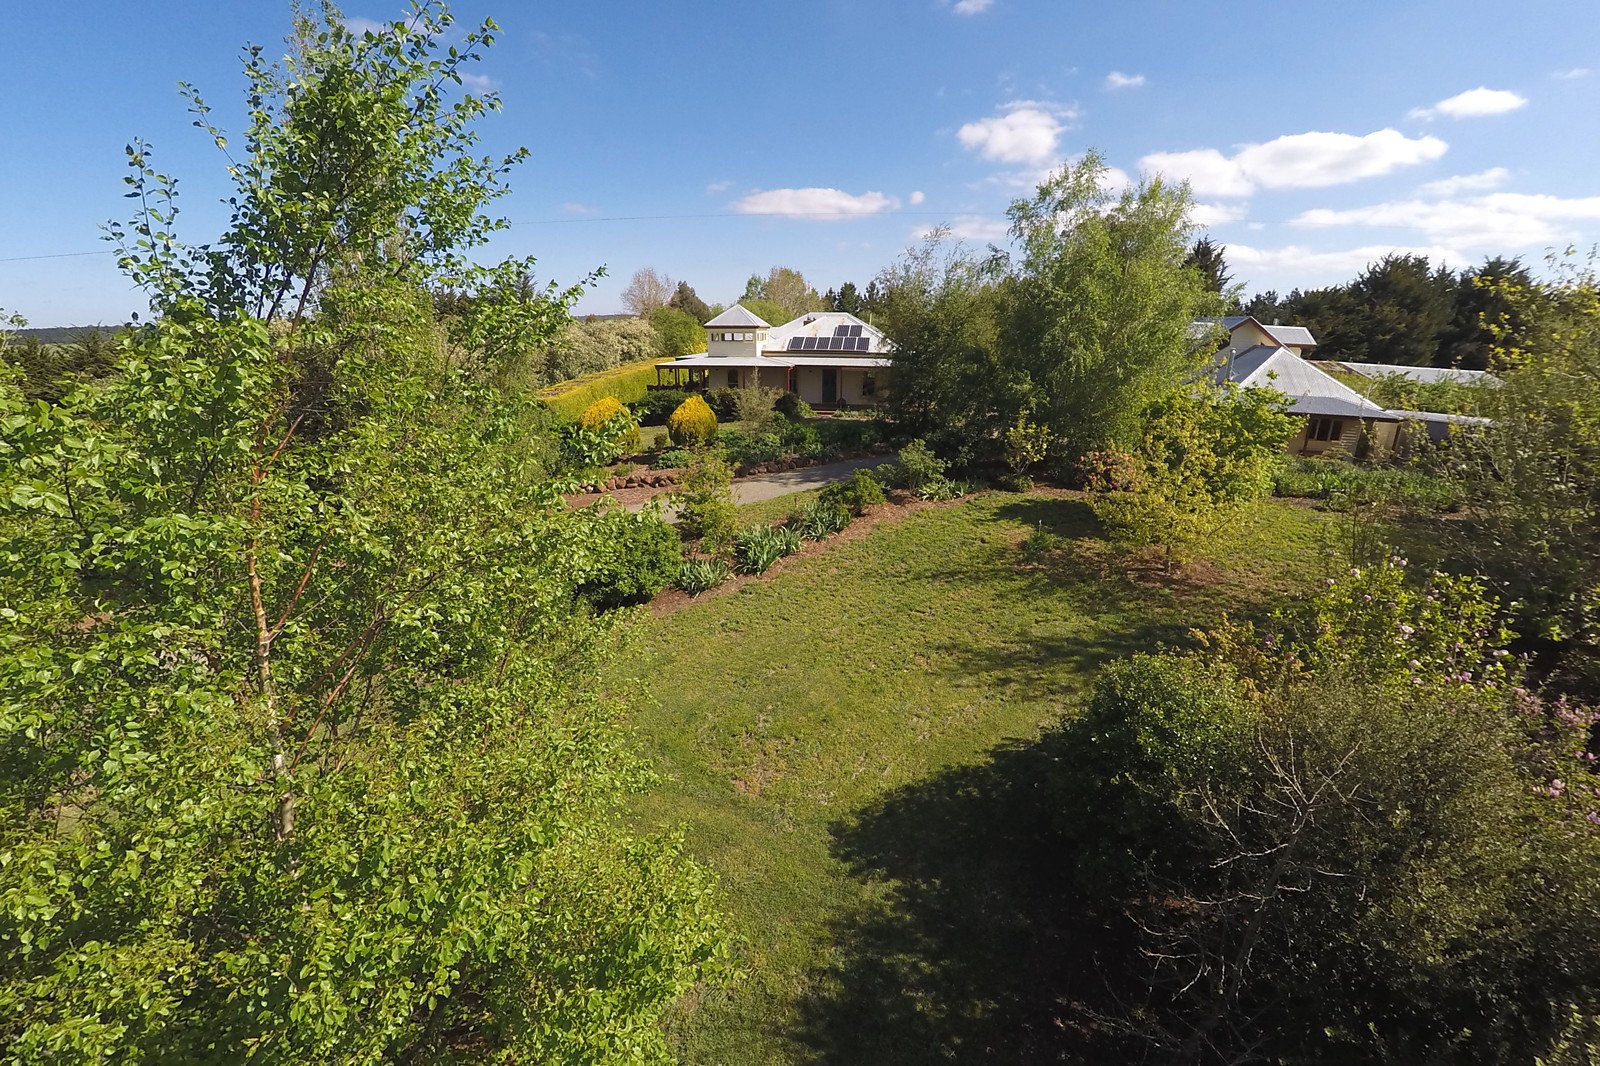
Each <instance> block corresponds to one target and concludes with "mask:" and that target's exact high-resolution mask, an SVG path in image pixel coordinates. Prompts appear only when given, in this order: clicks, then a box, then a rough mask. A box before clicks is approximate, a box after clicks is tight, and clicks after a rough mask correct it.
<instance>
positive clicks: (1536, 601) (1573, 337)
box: [1449, 263, 1600, 696]
mask: <svg viewBox="0 0 1600 1066" xmlns="http://www.w3.org/2000/svg"><path fill="white" fill-rule="evenodd" d="M1552 274H1553V275H1554V276H1553V280H1551V281H1548V282H1542V283H1539V284H1524V283H1520V282H1508V283H1507V284H1506V285H1505V286H1504V287H1502V288H1501V289H1500V290H1499V291H1498V292H1497V293H1496V296H1497V298H1498V299H1500V300H1503V301H1505V302H1506V304H1507V305H1508V306H1510V307H1511V308H1512V314H1513V315H1514V317H1515V318H1516V319H1517V320H1518V321H1519V322H1520V325H1519V326H1517V327H1516V328H1505V329H1502V330H1501V331H1500V339H1499V342H1498V343H1497V346H1496V350H1495V360H1494V369H1495V373H1496V375H1497V376H1498V377H1500V378H1501V379H1502V380H1503V384H1502V385H1501V386H1500V387H1499V388H1496V389H1493V390H1489V391H1488V392H1487V393H1486V395H1485V399H1484V403H1485V409H1484V413H1485V414H1487V415H1489V416H1490V417H1491V418H1492V419H1493V424H1492V425H1491V427H1489V428H1488V429H1487V430H1485V431H1483V432H1481V433H1476V434H1473V435H1472V436H1471V437H1470V438H1467V439H1465V440H1463V441H1462V442H1461V444H1462V446H1461V447H1458V448H1456V449H1453V451H1452V453H1451V456H1450V460H1451V469H1452V470H1453V471H1454V472H1455V473H1456V474H1457V475H1458V476H1459V477H1460V478H1461V479H1462V482H1463V484H1464V488H1465V491H1466V492H1467V493H1468V495H1469V499H1470V501H1471V502H1472V504H1473V505H1474V507H1473V509H1472V518H1473V521H1471V522H1470V523H1466V524H1463V525H1462V526H1461V528H1459V529H1454V530H1451V531H1450V532H1452V533H1454V534H1455V535H1454V536H1451V537H1450V538H1449V546H1450V547H1451V549H1452V551H1453V554H1454V556H1455V557H1456V559H1457V560H1458V561H1459V562H1460V563H1462V564H1463V565H1464V566H1468V567H1471V568H1473V569H1476V570H1478V571H1479V572H1481V573H1484V574H1487V575H1489V576H1490V577H1491V578H1492V579H1493V580H1494V581H1495V582H1496V584H1497V585H1498V586H1499V588H1500V589H1501V590H1502V591H1503V593H1504V595H1505V597H1506V599H1507V600H1508V601H1512V602H1515V603H1516V605H1517V612H1518V627H1519V628H1520V629H1522V630H1523V631H1524V632H1525V633H1527V634H1528V635H1529V636H1530V637H1533V638H1538V639H1541V640H1543V641H1546V642H1548V646H1549V647H1550V648H1551V649H1553V650H1554V651H1555V652H1556V654H1557V656H1558V657H1559V659H1560V663H1559V667H1558V669H1559V671H1560V672H1561V673H1562V674H1564V675H1565V683H1568V684H1574V685H1578V686H1580V687H1581V688H1582V690H1583V691H1585V692H1586V693H1588V694H1590V695H1592V696H1600V280H1597V279H1596V277H1595V275H1594V274H1593V273H1592V271H1590V270H1588V269H1577V268H1573V267H1571V266H1568V265H1563V264H1560V263H1557V264H1554V265H1553V269H1552Z"/></svg>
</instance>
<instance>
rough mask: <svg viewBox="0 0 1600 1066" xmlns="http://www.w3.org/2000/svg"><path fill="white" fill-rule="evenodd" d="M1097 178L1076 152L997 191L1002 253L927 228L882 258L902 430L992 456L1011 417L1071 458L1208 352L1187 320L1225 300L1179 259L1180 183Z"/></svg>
mask: <svg viewBox="0 0 1600 1066" xmlns="http://www.w3.org/2000/svg"><path fill="white" fill-rule="evenodd" d="M1105 178H1106V168H1105V165H1104V163H1102V162H1101V161H1100V159H1099V158H1098V157H1097V156H1095V155H1093V154H1090V155H1089V156H1087V157H1085V159H1084V160H1083V161H1082V162H1081V163H1079V164H1076V165H1074V166H1070V167H1066V168H1063V169H1062V170H1061V171H1059V172H1058V173H1056V174H1054V175H1053V176H1051V177H1050V178H1049V179H1047V180H1046V181H1045V182H1044V183H1043V184H1042V185H1040V186H1039V189H1038V191H1037V192H1036V193H1035V194H1034V195H1033V196H1032V197H1031V198H1029V199H1025V200H1018V201H1017V202H1015V203H1014V204H1012V206H1011V210H1010V217H1011V232H1012V236H1013V237H1014V238H1015V240H1016V242H1017V244H1018V246H1019V249H1020V251H1019V253H1018V255H1017V257H1016V258H1015V259H1014V260H1013V259H1009V258H1007V257H1004V256H1003V255H1001V254H1000V253H993V254H992V255H991V256H990V257H988V258H985V259H975V258H972V257H971V256H969V255H967V254H965V253H963V252H961V251H959V250H957V251H954V252H947V251H943V250H941V248H940V246H939V242H938V240H937V238H935V239H933V240H931V241H930V242H929V243H928V244H926V245H925V246H924V247H923V248H921V249H919V250H917V251H914V252H912V253H911V254H910V255H908V257H907V258H906V259H905V260H903V261H902V262H901V263H900V264H898V265H897V266H895V267H893V268H891V269H890V270H889V271H887V272H886V273H885V274H884V276H883V277H882V279H881V281H882V283H883V287H884V289H885V292H886V296H885V301H884V308H885V322H886V329H887V332H888V333H889V335H890V337H891V338H892V339H893V340H894V342H895V344H896V351H895V354H894V357H893V358H894V390H893V392H892V394H891V396H890V401H889V404H890V410H891V412H892V413H893V415H894V417H895V418H896V419H897V420H898V421H900V422H901V423H902V424H903V425H905V426H906V428H907V429H908V430H909V431H912V432H918V433H922V434H925V435H931V434H934V433H937V432H946V433H954V434H959V435H960V436H961V437H962V438H963V439H964V440H965V441H966V442H967V444H968V445H969V446H970V447H971V448H973V449H974V450H975V451H977V452H978V453H979V454H980V457H985V455H984V453H993V454H992V455H988V456H987V457H991V458H999V452H1000V451H1001V447H1002V440H1003V436H1004V434H1005V432H1006V431H1007V430H1008V429H1011V428H1012V427H1014V426H1015V425H1016V424H1017V421H1018V419H1019V418H1026V419H1028V420H1029V421H1031V422H1033V423H1035V424H1037V425H1039V426H1042V427H1044V428H1045V429H1046V430H1047V432H1048V433H1049V436H1050V438H1051V440H1052V442H1053V444H1054V447H1055V448H1056V450H1057V452H1058V454H1059V455H1060V456H1061V457H1062V458H1065V459H1073V458H1076V457H1077V456H1078V455H1081V454H1083V453H1085V452H1088V451H1092V450H1095V449H1097V448H1102V447H1108V446H1114V447H1122V448H1128V447H1131V446H1132V445H1133V444H1134V442H1136V441H1137V440H1138V438H1139V435H1140V433H1141V431H1142V426H1143V415H1144V412H1145V410H1146V409H1147V408H1148V407H1149V406H1150V405H1151V404H1154V403H1159V402H1161V401H1163V400H1165V399H1167V398H1168V397H1170V396H1172V395H1174V394H1175V393H1177V392H1179V391H1181V390H1183V389H1184V388H1186V387H1188V386H1189V384H1190V383H1191V382H1192V380H1193V379H1194V377H1195V374H1196V372H1197V371H1198V370H1199V368H1200V367H1201V366H1202V365H1203V363H1204V361H1205V360H1206V359H1207V358H1208V356H1209V351H1207V350H1206V348H1205V346H1204V345H1197V344H1196V343H1195V338H1194V336H1193V335H1192V332H1191V324H1192V323H1193V322H1194V321H1195V320H1196V319H1199V318H1204V317H1207V316H1209V315H1214V314H1217V313H1219V312H1220V311H1221V310H1222V309H1223V308H1224V300H1223V298H1222V297H1221V296H1220V295H1218V294H1217V293H1215V292H1213V291H1211V290H1210V288H1208V286H1207V282H1206V279H1205V277H1203V276H1202V274H1201V272H1200V271H1199V270H1197V269H1196V268H1195V267H1193V266H1190V265H1189V264H1188V262H1187V256H1188V252H1189V248H1188V240H1189V237H1190V235H1191V232H1192V226H1191V225H1190V223H1189V222H1188V212H1189V206H1190V203H1189V196H1188V191H1187V189H1186V188H1183V187H1181V186H1180V187H1176V188H1174V187H1170V186H1167V185H1164V184H1163V183H1161V182H1160V181H1149V182H1145V183H1142V184H1139V185H1136V186H1134V187H1131V188H1129V189H1127V190H1125V191H1124V192H1122V193H1120V194H1113V193H1111V192H1108V191H1107V184H1106V180H1105Z"/></svg>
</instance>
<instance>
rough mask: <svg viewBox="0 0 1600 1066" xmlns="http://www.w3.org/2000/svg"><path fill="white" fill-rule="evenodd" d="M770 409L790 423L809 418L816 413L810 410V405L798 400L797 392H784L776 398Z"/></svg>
mask: <svg viewBox="0 0 1600 1066" xmlns="http://www.w3.org/2000/svg"><path fill="white" fill-rule="evenodd" d="M772 409H773V410H774V411H777V412H778V413H779V414H780V415H782V416H783V417H785V418H787V419H789V420H791V421H796V420H799V419H802V418H811V417H813V416H815V415H816V413H817V412H815V411H813V410H812V409H811V405H810V404H808V403H806V402H805V401H804V400H802V399H801V398H800V394H799V393H798V392H785V393H784V394H783V395H782V396H779V397H778V402H777V403H775V404H773V405H772Z"/></svg>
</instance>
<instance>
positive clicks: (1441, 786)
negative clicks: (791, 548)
mask: <svg viewBox="0 0 1600 1066" xmlns="http://www.w3.org/2000/svg"><path fill="white" fill-rule="evenodd" d="M1500 613H1501V612H1500V611H1499V609H1498V605H1497V604H1495V603H1494V601H1493V600H1491V599H1490V598H1489V597H1487V596H1486V595H1485V593H1484V591H1483V588H1482V587H1481V585H1479V584H1478V583H1476V582H1473V581H1470V580H1465V579H1458V578H1448V577H1443V576H1439V575H1412V574H1410V573H1409V572H1408V570H1407V568H1406V566H1405V565H1404V562H1403V561H1402V560H1399V559H1393V558H1391V559H1387V560H1384V561H1383V562H1380V563H1378V564H1376V565H1373V566H1368V567H1360V568H1353V569H1350V570H1348V571H1347V572H1344V573H1341V574H1339V575H1337V576H1335V577H1333V578H1331V579H1330V580H1329V583H1328V584H1327V585H1326V586H1325V587H1324V588H1323V589H1322V590H1321V591H1320V592H1319V594H1317V595H1316V596H1315V597H1313V598H1312V599H1311V600H1310V601H1308V602H1306V603H1303V604H1301V605H1299V607H1298V608H1297V609H1295V610H1285V611H1282V612H1280V613H1278V614H1277V615H1274V616H1273V617H1272V618H1270V619H1269V620H1267V621H1265V622H1262V623H1260V624H1251V623H1246V622H1239V621H1224V623H1223V624H1222V625H1221V626H1219V627H1218V628H1217V629H1215V630H1214V631H1212V632H1210V633H1207V634H1205V635H1204V637H1203V638H1202V648H1201V650H1200V651H1199V652H1197V653H1191V654H1167V655H1160V656H1140V657H1136V658H1134V659H1131V660H1128V661H1126V662H1124V663H1121V664H1118V665H1116V666H1114V667H1112V668H1110V669H1108V670H1106V671H1104V672H1103V673H1102V675H1101V677H1100V678H1098V679H1097V684H1096V686H1095V690H1094V692H1093V694H1092V696H1091V698H1090V700H1089V703H1088V705H1087V707H1086V709H1085V712H1084V714H1083V715H1082V716H1081V717H1080V718H1078V719H1076V720H1074V721H1072V722H1070V723H1068V724H1066V725H1065V726H1064V727H1063V728H1062V729H1061V731H1060V733H1059V735H1058V737H1057V738H1056V739H1057V740H1059V741H1060V744H1059V750H1060V752H1061V756H1060V760H1059V769H1058V771H1057V772H1056V777H1055V780H1054V782H1053V785H1054V789H1055V791H1054V796H1053V798H1054V800H1055V803H1056V806H1055V807H1054V809H1053V817H1054V818H1055V825H1056V828H1057V830H1058V832H1059V833H1060V835H1061V838H1062V839H1061V841H1060V843H1061V845H1062V850H1063V852H1064V853H1068V854H1072V855H1074V857H1075V858H1074V866H1075V869H1076V871H1077V883H1078V887H1077V891H1078V892H1079V893H1080V894H1081V900H1080V902H1079V904H1078V905H1081V906H1084V907H1086V908H1089V907H1092V908H1095V909H1097V910H1101V911H1103V912H1104V913H1107V914H1114V915H1124V916H1126V917H1125V920H1126V921H1127V922H1128V931H1129V936H1130V937H1131V938H1132V940H1133V942H1134V944H1135V951H1134V952H1133V958H1134V959H1135V961H1134V962H1133V963H1132V965H1133V968H1134V969H1135V970H1136V971H1137V975H1138V977H1137V979H1138V983H1139V986H1141V987H1143V988H1144V989H1147V990H1148V994H1147V996H1145V997H1144V998H1142V999H1141V1000H1140V1001H1139V1007H1138V1008H1137V1011H1136V1012H1133V1013H1130V1014H1129V1016H1128V1017H1127V1018H1124V1019H1122V1021H1124V1022H1126V1023H1127V1029H1128V1031H1129V1032H1130V1033H1136V1034H1137V1036H1138V1039H1139V1040H1140V1041H1142V1042H1148V1043H1151V1044H1153V1045H1155V1047H1154V1052H1155V1057H1156V1058H1158V1059H1160V1060H1161V1061H1184V1062H1235V1061H1242V1060H1243V1059H1245V1058H1249V1059H1250V1060H1251V1061H1257V1060H1259V1061H1297V1062H1301V1061H1303V1062H1354V1061H1360V1062H1394V1063H1401V1062H1406V1063H1410V1062H1461V1063H1468V1062H1471V1063H1512V1062H1531V1061H1533V1060H1534V1058H1535V1057H1544V1058H1546V1059H1548V1058H1549V1057H1550V1055H1551V1053H1552V1051H1553V1049H1556V1048H1557V1047H1558V1046H1559V1045H1561V1042H1562V1041H1563V1039H1564V1035H1563V1034H1565V1033H1569V1030H1570V1027H1571V1026H1572V1024H1573V1018H1574V1016H1575V1012H1576V1016H1577V1017H1578V1018H1579V1019H1580V1020H1582V1019H1585V1018H1590V1019H1592V1018H1593V1016H1594V1015H1595V1014H1596V1013H1597V1010H1596V1004H1597V1003H1600V776H1597V775H1596V773H1595V765H1594V764H1595V760H1594V758H1593V753H1592V752H1590V751H1589V749H1588V747H1587V743H1588V740H1589V737H1590V733H1591V730H1592V728H1593V726H1594V724H1595V721H1596V716H1595V714H1594V713H1593V712H1592V711H1591V710H1589V709H1587V708H1582V707H1579V706H1576V705H1573V704H1570V703H1567V702H1563V701H1551V700H1547V699H1544V698H1542V697H1541V696H1540V695H1539V694H1537V693H1536V692H1534V691H1531V690H1530V688H1529V687H1527V686H1526V685H1525V684H1524V683H1523V678H1522V671H1521V667H1520V665H1519V664H1518V663H1517V662H1516V661H1515V660H1514V658H1513V657H1511V656H1509V655H1507V654H1506V653H1505V651H1504V646H1505V644H1506V643H1507V640H1508V638H1509V636H1510V634H1508V633H1507V632H1506V631H1505V630H1504V629H1503V628H1502V627H1501V625H1500V623H1499V622H1498V618H1499V617H1500ZM1584 1024H1587V1023H1584ZM1148 1050H1149V1049H1147V1051H1148Z"/></svg>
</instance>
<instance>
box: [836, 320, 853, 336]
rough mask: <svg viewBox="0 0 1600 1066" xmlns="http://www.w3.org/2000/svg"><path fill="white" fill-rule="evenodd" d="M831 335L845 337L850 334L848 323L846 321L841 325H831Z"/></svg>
mask: <svg viewBox="0 0 1600 1066" xmlns="http://www.w3.org/2000/svg"><path fill="white" fill-rule="evenodd" d="M833 335H834V336H835V337H847V336H849V335H850V324H849V323H848V322H847V323H845V324H844V325H842V326H834V327H833Z"/></svg>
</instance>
